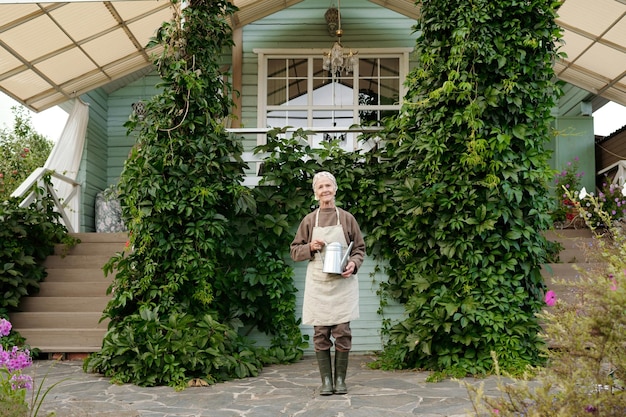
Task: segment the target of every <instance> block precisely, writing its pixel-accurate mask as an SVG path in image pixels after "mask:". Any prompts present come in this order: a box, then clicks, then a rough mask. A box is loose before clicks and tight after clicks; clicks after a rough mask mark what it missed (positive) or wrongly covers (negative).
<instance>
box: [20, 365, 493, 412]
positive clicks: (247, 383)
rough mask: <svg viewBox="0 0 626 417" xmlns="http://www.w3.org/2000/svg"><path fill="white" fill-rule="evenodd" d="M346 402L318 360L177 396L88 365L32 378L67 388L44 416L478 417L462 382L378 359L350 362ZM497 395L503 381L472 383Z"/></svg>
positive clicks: (50, 369)
mask: <svg viewBox="0 0 626 417" xmlns="http://www.w3.org/2000/svg"><path fill="white" fill-rule="evenodd" d="M350 359H351V360H350V365H349V368H348V376H347V383H348V389H349V393H348V394H347V395H331V396H319V395H318V389H319V387H320V378H319V374H318V370H317V362H316V360H315V357H313V356H305V358H304V359H303V360H301V361H299V362H298V363H295V364H290V365H272V366H267V367H265V368H264V369H263V370H262V372H261V373H260V375H259V376H258V377H253V378H245V379H240V380H233V381H228V382H224V383H220V384H216V385H212V386H207V387H194V388H187V389H185V390H183V391H178V392H177V391H175V390H174V389H172V388H170V387H138V386H135V385H132V384H124V385H113V384H111V383H110V380H109V378H105V377H103V376H101V375H98V374H87V373H84V372H83V370H82V361H62V362H58V361H35V363H34V364H33V366H32V367H31V368H29V369H30V374H31V375H33V376H34V378H35V385H36V386H37V385H38V384H39V383H40V382H41V380H42V379H43V377H44V376H45V377H46V378H45V381H44V388H45V387H48V386H50V385H51V384H54V383H56V382H59V381H61V382H60V383H59V384H58V385H57V386H55V387H54V388H53V389H52V390H51V391H50V393H49V394H48V396H47V397H46V400H45V401H44V404H43V406H42V407H41V410H40V412H39V416H45V415H47V413H48V412H52V411H54V412H56V416H58V417H205V416H207V417H208V416H210V417H266V416H267V417H381V416H384V417H409V416H412V417H415V416H421V417H467V416H473V413H472V405H471V402H470V401H469V394H468V392H467V389H466V388H465V387H464V386H461V384H460V383H459V382H457V381H450V380H447V381H443V382H438V383H429V382H426V378H427V377H428V375H429V373H428V372H416V371H380V370H372V369H370V368H369V367H368V366H367V363H368V362H371V361H372V360H373V357H371V356H367V355H351V357H350ZM465 381H467V382H469V383H470V384H483V385H484V391H485V393H486V395H498V394H499V392H498V390H497V379H496V378H495V377H490V378H486V379H482V380H478V379H472V378H468V379H466V380H465Z"/></svg>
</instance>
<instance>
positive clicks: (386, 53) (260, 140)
mask: <svg viewBox="0 0 626 417" xmlns="http://www.w3.org/2000/svg"><path fill="white" fill-rule="evenodd" d="M325 51H326V50H324V49H317V48H311V49H254V50H253V52H254V53H255V54H257V56H258V71H257V73H258V78H257V93H258V95H257V126H259V127H266V126H267V109H268V107H269V106H268V105H267V63H268V60H269V59H293V58H321V57H322V56H323V53H324V52H325ZM412 51H413V48H364V49H359V55H358V56H359V58H398V59H399V68H398V70H399V74H398V75H399V89H400V90H399V99H400V100H402V98H403V97H404V96H405V95H406V90H407V89H406V86H405V80H406V77H407V75H408V73H409V55H410V53H411V52H412ZM309 65H312V64H311V61H309ZM311 73H312V71H311V68H309V71H308V74H309V78H308V81H307V82H308V91H312V85H313V79H312V78H311V77H310V74H311ZM354 76H355V78H356V80H358V76H359V73H358V68H357V69H356V70H355V73H354ZM357 82H358V81H357ZM355 85H358V84H356V83H355ZM354 94H355V97H354V101H353V102H354V103H358V89H354ZM308 101H309V102H308V104H307V105H306V106H290V107H289V110H290V111H291V110H293V111H307V114H308V116H307V119H308V121H307V125H308V127H312V126H310V125H311V121H312V113H313V112H315V111H324V110H346V108H342V107H341V106H338V105H335V106H328V107H325V106H315V107H314V108H313V104H312V98H311V97H309V100H308ZM401 105H402V103H397V104H395V105H386V106H385V105H376V106H375V107H376V110H398V111H399V110H400V107H401ZM349 107H350V108H352V112H353V120H358V118H359V111H360V110H363V107H361V108H359V106H358V104H355V105H350V106H349ZM324 128H325V127H324ZM327 128H328V130H329V131H333V129H334V127H333V126H327ZM316 129H317V130H319V129H321V127H319V126H318V127H316ZM266 139H267V136H266V135H263V134H262V135H258V136H257V144H258V145H263V144H265V142H266Z"/></svg>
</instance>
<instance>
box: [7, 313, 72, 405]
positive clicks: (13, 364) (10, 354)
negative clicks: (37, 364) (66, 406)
mask: <svg viewBox="0 0 626 417" xmlns="http://www.w3.org/2000/svg"><path fill="white" fill-rule="evenodd" d="M11 328H12V325H11V322H9V321H8V320H6V319H3V318H0V417H37V414H38V413H39V408H40V407H41V405H42V404H43V400H44V399H45V398H46V395H48V393H49V392H50V390H51V389H52V388H54V387H55V386H57V385H58V384H60V383H61V382H63V381H65V379H63V380H61V381H58V382H56V383H54V384H52V385H51V386H50V387H48V388H46V389H45V390H44V391H42V387H43V383H44V381H45V380H46V378H45V377H44V378H43V379H42V381H41V384H40V385H39V388H38V389H37V390H36V392H32V395H31V398H30V400H31V401H30V404H29V402H28V401H27V399H26V393H27V392H28V391H31V390H32V389H33V378H32V377H31V376H30V375H26V374H24V373H23V370H24V369H26V368H28V367H30V366H31V365H32V364H33V359H32V358H31V356H30V350H28V349H26V348H20V347H18V346H11V347H9V346H8V345H9V344H12V342H11V341H12V340H14V339H12V338H9V337H7V336H9V333H11ZM53 415H56V414H55V413H54V412H51V413H49V414H48V416H53Z"/></svg>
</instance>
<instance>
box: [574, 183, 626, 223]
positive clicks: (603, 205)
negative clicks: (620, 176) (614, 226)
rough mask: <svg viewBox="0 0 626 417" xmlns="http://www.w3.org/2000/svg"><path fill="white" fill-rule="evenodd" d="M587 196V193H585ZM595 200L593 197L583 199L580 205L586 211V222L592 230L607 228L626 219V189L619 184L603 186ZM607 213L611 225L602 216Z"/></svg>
mask: <svg viewBox="0 0 626 417" xmlns="http://www.w3.org/2000/svg"><path fill="white" fill-rule="evenodd" d="M585 194H586V193H585ZM593 200H594V197H593V195H588V196H587V195H584V198H583V197H581V201H580V205H581V206H582V207H583V208H584V209H585V214H584V215H585V216H586V219H585V220H586V222H587V223H588V224H589V226H591V227H592V228H597V227H605V226H608V225H610V223H612V222H614V221H615V220H621V219H623V218H624V217H626V188H625V187H622V186H621V185H617V184H607V183H606V182H605V183H603V184H602V190H601V191H599V192H598V197H597V198H596V199H595V201H593ZM600 213H605V215H606V217H607V220H610V223H609V224H606V223H605V221H604V220H603V219H602V217H601V216H600Z"/></svg>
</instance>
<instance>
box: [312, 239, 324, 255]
mask: <svg viewBox="0 0 626 417" xmlns="http://www.w3.org/2000/svg"><path fill="white" fill-rule="evenodd" d="M325 244H326V242H324V241H323V240H319V239H316V240H313V241H311V243H309V249H310V250H311V252H315V251H318V250H322V249H323V248H324V245H325Z"/></svg>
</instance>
